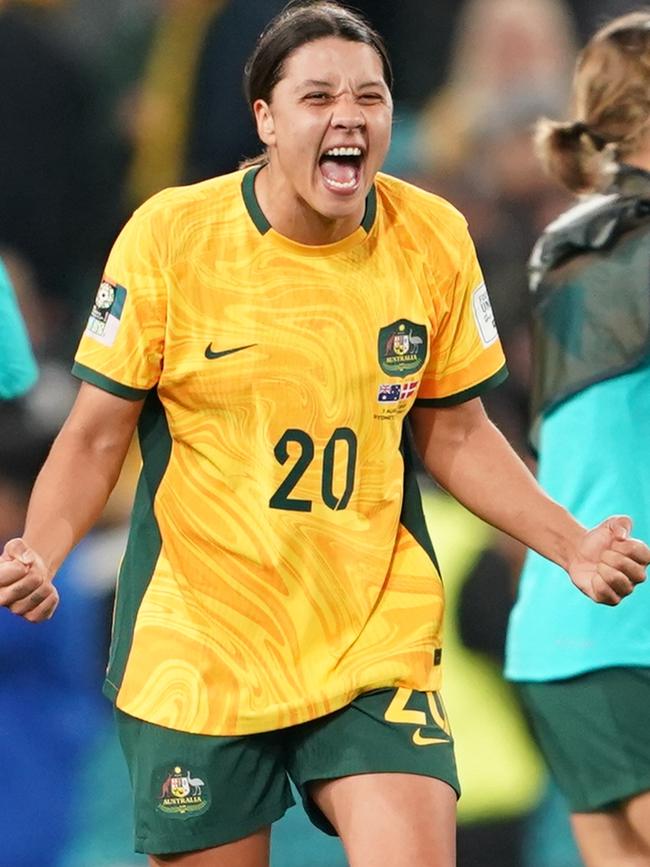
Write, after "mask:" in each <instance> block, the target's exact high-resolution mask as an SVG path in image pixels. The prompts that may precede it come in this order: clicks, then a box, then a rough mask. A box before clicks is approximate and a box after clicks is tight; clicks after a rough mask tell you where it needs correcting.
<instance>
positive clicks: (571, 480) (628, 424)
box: [506, 11, 650, 867]
mask: <svg viewBox="0 0 650 867" xmlns="http://www.w3.org/2000/svg"><path fill="white" fill-rule="evenodd" d="M573 97H574V105H575V120H574V121H573V122H570V123H551V122H549V121H544V122H542V124H541V126H540V131H539V143H540V146H541V153H542V156H543V158H544V160H545V162H546V163H547V165H548V166H549V168H550V170H551V172H552V174H553V175H554V176H555V177H556V178H557V179H559V180H560V181H562V182H563V183H564V185H565V186H566V187H567V188H568V189H570V190H572V191H574V192H578V193H590V194H591V195H590V196H589V197H588V198H586V199H585V201H584V202H582V203H581V204H579V205H577V206H576V207H575V208H573V209H571V210H570V211H569V212H568V213H566V214H564V215H563V216H562V217H560V219H559V220H557V221H556V222H555V223H553V224H552V225H551V226H549V228H548V229H547V230H546V232H545V233H544V235H543V236H542V238H541V239H540V241H539V243H538V245H537V247H536V249H535V252H534V254H533V259H532V272H531V273H532V288H533V290H534V297H535V302H534V303H535V313H534V349H535V367H536V376H535V389H534V396H533V416H534V421H535V426H534V438H535V441H536V443H537V445H538V447H539V451H540V463H539V478H540V482H541V484H542V486H543V487H544V488H545V489H546V490H547V491H549V492H550V493H551V494H552V496H553V497H554V498H555V499H557V500H558V501H559V502H560V503H562V504H563V505H564V506H566V507H567V508H568V509H569V510H571V511H572V512H573V513H574V514H575V515H576V516H577V517H578V518H579V519H580V520H581V521H582V522H586V523H587V524H589V523H592V522H597V521H599V520H600V519H601V518H602V516H604V515H606V514H608V512H609V511H610V510H611V509H614V510H620V511H622V512H625V513H627V514H629V515H631V516H632V517H633V519H634V522H635V526H636V528H637V529H638V531H639V532H640V534H641V535H642V536H644V537H645V538H650V497H649V495H648V492H649V491H650V462H649V461H648V443H649V442H650V303H649V302H650V294H649V290H650V13H648V12H647V11H646V12H639V13H634V14H628V15H624V16H622V17H620V18H618V19H615V20H614V21H612V22H611V23H610V24H608V25H607V26H605V27H603V28H602V29H601V30H599V31H598V32H597V33H596V34H595V36H594V37H593V38H592V39H591V41H590V42H589V43H588V44H587V46H586V47H585V49H584V50H583V52H582V53H581V55H580V57H579V60H578V64H577V69H576V75H575V80H574V94H573ZM649 591H650V588H649V587H648V586H644V587H642V588H640V589H639V593H638V596H637V597H636V598H635V599H634V602H630V603H629V604H626V605H624V606H621V607H620V608H616V609H607V608H601V607H599V606H595V605H589V604H585V602H586V601H587V600H585V599H584V597H581V596H580V595H578V594H574V593H572V592H571V591H570V590H569V592H567V588H566V587H565V581H564V580H563V576H562V574H561V573H560V571H559V570H558V569H557V567H556V566H554V565H553V564H552V563H549V562H548V561H546V560H543V559H542V558H541V557H539V556H537V555H536V554H533V553H531V554H530V555H529V557H528V559H527V562H526V565H525V567H524V571H523V575H522V579H521V585H520V590H519V597H518V601H517V604H516V606H515V609H514V611H513V614H512V618H511V622H510V628H509V635H508V647H507V667H506V673H507V675H508V676H509V677H510V678H511V679H513V680H515V681H519V682H520V684H519V685H520V689H521V695H522V698H523V701H524V704H525V706H526V707H527V709H528V711H529V712H530V716H531V719H532V723H533V727H534V730H535V732H536V734H537V738H538V740H539V743H540V745H541V748H542V751H543V753H544V755H545V757H546V759H547V760H548V763H549V766H550V768H551V771H552V773H553V775H554V777H555V779H556V780H557V782H558V784H559V787H560V789H561V790H562V792H563V793H564V795H565V797H566V799H567V801H568V804H569V807H570V810H571V813H572V824H573V829H574V832H575V836H576V839H577V842H578V845H579V848H580V850H581V852H582V855H583V858H584V861H585V864H586V865H588V867H610V865H611V867H615V865H616V867H618V865H623V864H626V865H648V864H650V739H649V738H648V732H649V731H650V592H649Z"/></svg>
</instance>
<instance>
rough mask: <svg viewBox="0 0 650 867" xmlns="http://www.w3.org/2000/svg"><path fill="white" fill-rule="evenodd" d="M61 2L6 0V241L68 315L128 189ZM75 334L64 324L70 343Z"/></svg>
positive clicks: (0, 231) (0, 44) (1, 9)
mask: <svg viewBox="0 0 650 867" xmlns="http://www.w3.org/2000/svg"><path fill="white" fill-rule="evenodd" d="M41 5H42V6H43V8H37V7H40V6H41ZM59 5H60V4H59V3H56V2H54V0H52V2H50V3H48V4H21V3H17V2H6V0H5V2H3V3H0V80H1V81H2V82H3V87H2V88H1V89H0V128H1V129H2V136H1V137H0V203H1V204H0V244H2V245H3V246H6V247H10V248H12V249H14V250H15V251H16V252H17V253H19V254H20V255H21V256H22V257H23V258H24V259H26V260H27V262H28V263H29V264H30V265H31V266H32V267H33V269H34V272H35V274H36V280H37V284H38V288H39V290H40V292H42V293H43V295H44V296H45V297H47V298H53V299H56V300H57V302H58V303H59V305H60V306H61V307H62V309H64V311H65V313H66V314H67V313H68V311H69V310H70V308H71V306H72V304H73V303H74V299H75V297H77V298H78V297H79V292H80V287H81V285H82V284H83V282H84V278H85V277H86V275H87V273H88V271H89V270H92V271H95V270H96V268H97V262H98V261H100V260H101V259H103V256H104V252H105V250H104V246H105V243H106V242H105V237H106V234H105V233H106V232H107V231H108V233H109V234H111V235H112V232H113V230H114V222H115V217H116V202H117V196H118V187H117V184H116V182H115V177H114V176H113V174H112V172H111V163H110V162H107V161H105V160H104V159H103V152H102V149H101V146H100V144H101V130H102V123H103V118H102V117H101V116H100V115H99V114H98V113H97V112H96V110H95V103H94V92H93V87H92V76H89V75H88V74H87V72H86V70H84V69H83V68H81V67H80V66H79V65H78V64H77V63H75V62H74V60H73V59H72V58H71V56H70V54H69V52H67V51H66V50H65V49H64V48H63V46H62V45H61V44H60V43H59V41H58V40H57V39H56V38H55V37H54V35H53V32H52V30H51V28H49V27H48V25H49V24H50V23H51V22H52V21H53V20H54V19H55V18H56V16H57V14H58V8H57V7H58V6H59ZM50 7H52V8H50ZM108 227H110V230H109V229H108ZM67 336H68V335H67V332H66V331H65V330H63V331H59V332H57V338H58V340H59V341H60V342H61V347H62V350H63V347H65V346H66V343H67V340H66V338H67Z"/></svg>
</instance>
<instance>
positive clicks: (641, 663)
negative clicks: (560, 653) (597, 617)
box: [503, 654, 650, 683]
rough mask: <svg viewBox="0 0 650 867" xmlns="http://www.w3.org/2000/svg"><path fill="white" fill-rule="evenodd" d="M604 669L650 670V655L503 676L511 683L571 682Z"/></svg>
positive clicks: (510, 673) (506, 672)
mask: <svg viewBox="0 0 650 867" xmlns="http://www.w3.org/2000/svg"><path fill="white" fill-rule="evenodd" d="M606 668H648V669H650V655H649V654H645V655H644V657H643V658H642V659H636V660H630V659H627V660H625V661H624V662H622V661H616V662H613V661H611V660H601V661H592V662H589V663H587V662H585V663H583V664H582V665H576V666H575V667H572V668H570V669H566V668H565V669H561V670H559V671H555V672H547V673H544V674H540V673H539V672H535V673H532V672H530V671H527V672H525V673H522V672H520V671H513V672H510V671H508V670H507V669H506V670H504V672H503V676H504V678H505V679H506V680H507V681H510V682H512V683H551V682H553V681H556V680H571V679H572V678H574V677H582V675H584V674H590V673H591V672H593V671H603V669H606Z"/></svg>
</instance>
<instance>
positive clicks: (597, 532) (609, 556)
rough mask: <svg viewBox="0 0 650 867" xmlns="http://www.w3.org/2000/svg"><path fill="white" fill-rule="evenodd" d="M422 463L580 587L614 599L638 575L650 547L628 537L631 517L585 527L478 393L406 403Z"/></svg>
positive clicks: (638, 578) (641, 573)
mask: <svg viewBox="0 0 650 867" xmlns="http://www.w3.org/2000/svg"><path fill="white" fill-rule="evenodd" d="M410 419H411V423H412V427H413V433H414V437H415V442H416V446H417V448H418V451H419V452H420V455H421V457H422V460H423V462H424V464H425V467H426V468H427V470H428V471H429V472H430V473H431V475H432V476H433V477H434V478H435V479H436V481H438V482H439V484H440V485H441V486H442V487H443V488H445V489H446V490H447V491H449V492H450V493H451V494H452V495H453V496H454V497H455V498H456V499H457V500H458V501H459V502H461V503H463V505H465V506H467V508H468V509H469V510H470V511H472V512H473V513H474V514H475V515H478V516H479V517H481V518H483V519H484V520H485V521H487V522H488V523H490V524H492V525H493V526H494V527H497V528H498V529H500V530H503V531H504V532H506V533H508V534H509V535H510V536H513V537H514V538H515V539H518V540H519V541H520V542H523V543H524V544H525V545H527V546H528V547H529V548H533V549H534V550H535V551H538V552H539V553H540V554H542V555H543V556H544V557H547V558H548V559H549V560H552V561H553V562H555V563H557V564H559V565H560V566H562V567H563V568H564V569H565V570H566V571H567V572H568V573H569V574H570V576H571V578H572V580H573V582H574V583H575V584H576V586H578V587H579V588H580V589H581V590H582V591H583V592H584V593H586V594H587V595H588V596H590V597H591V598H592V599H595V600H596V601H598V602H604V603H607V604H616V603H617V602H619V601H620V600H621V598H622V597H623V596H626V595H628V594H629V593H630V592H631V591H632V589H633V587H634V585H635V584H637V583H639V582H640V581H642V580H644V577H645V567H646V566H647V564H648V562H649V561H650V549H649V548H648V546H647V545H645V544H644V543H643V542H639V541H638V540H635V539H628V538H627V537H628V535H629V532H630V529H631V521H630V519H629V518H626V517H623V516H614V517H612V518H608V519H607V520H606V521H604V522H603V523H602V524H600V525H599V526H598V527H596V528H594V529H593V530H589V531H588V530H587V529H586V528H585V527H583V526H582V525H581V524H580V523H579V522H578V521H576V520H575V518H573V516H572V515H570V514H569V512H567V510H566V509H564V508H563V507H562V506H560V505H559V504H558V503H556V502H555V501H554V500H552V499H551V498H550V497H548V496H547V495H546V494H545V493H544V491H543V490H542V489H541V488H540V486H539V485H538V484H537V482H536V480H535V479H534V477H533V476H532V474H531V473H530V472H529V471H528V469H527V467H526V466H525V464H524V463H523V461H521V460H520V458H519V457H518V455H517V454H516V453H515V452H514V450H513V449H512V448H511V446H510V445H509V443H508V442H507V440H506V439H505V437H504V436H503V435H502V434H501V433H500V431H499V430H497V428H496V427H495V426H494V425H493V424H492V422H491V421H490V420H489V419H488V417H487V415H486V414H485V411H484V409H483V406H482V404H481V401H480V400H478V399H475V400H470V401H468V402H467V403H463V404H459V405H458V406H454V407H444V408H442V407H441V408H435V409H431V408H419V407H416V408H414V409H413V410H412V411H411V414H410Z"/></svg>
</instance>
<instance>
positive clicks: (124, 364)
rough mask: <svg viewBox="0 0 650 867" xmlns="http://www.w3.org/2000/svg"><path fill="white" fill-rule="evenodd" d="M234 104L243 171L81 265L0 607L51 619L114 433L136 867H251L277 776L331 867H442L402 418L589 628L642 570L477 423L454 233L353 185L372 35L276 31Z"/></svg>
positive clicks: (472, 325) (341, 26)
mask: <svg viewBox="0 0 650 867" xmlns="http://www.w3.org/2000/svg"><path fill="white" fill-rule="evenodd" d="M246 84H247V90H248V96H249V100H250V105H251V108H252V110H253V113H254V116H255V119H256V122H257V129H258V132H259V136H260V139H261V140H262V142H263V143H264V146H265V151H264V155H263V157H261V158H260V159H259V160H257V161H253V162H254V163H256V164H254V165H252V166H250V167H248V168H246V169H244V170H242V171H239V172H236V173H234V174H231V175H227V176H225V177H219V178H216V179H213V180H209V181H206V182H203V183H200V184H198V185H195V186H192V187H189V188H182V189H175V190H167V191H164V192H163V193H161V194H159V195H158V196H155V197H154V198H153V199H152V200H150V201H149V202H148V203H146V204H145V205H144V206H143V207H142V208H140V209H139V210H138V211H137V212H136V214H135V215H134V216H133V218H132V219H131V220H130V221H129V223H128V224H127V226H126V227H125V228H124V230H123V232H122V233H121V235H120V237H119V238H118V240H117V242H116V244H115V247H114V249H113V251H112V253H111V254H110V257H109V260H108V264H107V267H106V273H105V276H104V278H103V280H102V283H101V285H100V288H99V291H98V293H97V297H96V299H95V304H94V307H93V309H92V312H91V314H90V319H89V322H88V327H87V329H86V332H85V334H84V336H83V338H82V341H81V345H80V348H79V352H78V354H77V357H76V362H75V372H76V374H77V375H78V376H79V377H81V378H82V379H83V380H84V384H83V385H82V387H81V390H80V394H79V398H78V401H77V403H76V405H75V407H74V408H73V410H72V413H71V415H70V418H69V419H68V421H67V422H66V424H65V425H64V427H63V429H62V432H61V434H60V436H59V438H58V440H57V442H56V444H55V446H54V448H53V450H52V454H51V456H50V458H49V459H48V461H47V463H46V465H45V467H44V469H43V471H42V473H41V475H40V477H39V479H38V481H37V483H36V486H35V490H34V493H33V496H32V501H31V505H30V511H29V516H28V519H27V526H26V528H25V532H24V535H23V538H22V539H18V540H13V541H11V542H10V543H9V544H8V545H7V547H6V552H5V558H6V562H4V563H3V564H0V585H2V586H4V590H2V591H0V592H2V596H0V601H1V602H2V603H3V604H5V605H7V606H9V607H10V608H11V609H12V610H13V611H14V612H16V613H17V614H21V615H23V616H24V617H27V618H28V619H30V620H34V621H37V620H42V619H44V618H45V617H48V616H50V615H51V614H52V613H53V611H54V608H55V605H56V602H57V595H56V589H55V587H54V584H53V582H52V579H53V576H54V574H55V572H56V568H57V567H58V565H59V564H60V563H61V561H62V559H63V557H64V556H65V554H66V553H67V552H68V551H69V550H70V548H71V547H72V545H74V543H75V542H76V541H77V540H78V539H79V538H80V537H81V536H82V535H83V534H84V533H85V532H86V531H87V529H88V528H89V527H90V526H91V525H92V523H93V521H95V520H96V518H97V515H98V514H99V512H100V510H101V508H102V505H103V503H104V502H105V500H106V497H107V495H108V493H109V491H110V489H111V487H112V486H113V484H114V482H115V478H116V476H117V473H118V471H119V467H120V464H121V462H122V460H123V457H124V454H125V452H126V449H127V446H128V444H129V441H130V438H131V435H132V433H133V430H134V428H135V426H136V424H137V426H138V429H139V437H140V443H141V449H142V454H143V469H142V474H141V478H140V482H139V486H138V491H137V494H136V502H135V505H134V510H133V518H132V528H131V535H130V539H129V543H128V546H127V550H126V552H125V555H124V560H123V564H122V567H121V570H120V575H119V580H118V598H117V602H116V612H115V628H114V637H113V645H112V650H111V656H110V661H109V669H108V673H107V678H106V692H107V694H108V695H109V696H111V697H112V698H113V699H114V701H115V703H116V707H117V719H118V726H119V730H120V735H121V739H122V744H123V747H124V751H125V754H126V757H127V761H128V764H129V768H130V771H131V777H132V782H133V788H134V796H135V805H136V807H135V811H136V818H135V821H136V847H137V849H138V850H140V851H144V852H147V853H148V854H149V857H150V862H151V864H152V865H159V864H163V863H169V862H170V861H171V862H172V863H174V864H177V865H181V867H208V865H209V867H231V865H232V867H235V865H236V867H264V865H266V864H267V863H268V857H269V854H268V853H269V838H270V826H271V824H272V823H273V822H274V821H275V820H276V819H278V818H279V817H280V816H281V815H282V814H283V813H284V811H285V810H286V809H287V807H288V806H290V804H291V794H290V789H289V785H288V776H290V777H291V778H292V779H293V780H294V782H295V783H296V785H297V786H298V788H299V790H300V791H301V794H302V797H303V799H304V803H305V806H306V809H307V810H308V812H309V814H310V816H311V817H312V819H313V821H314V822H315V823H316V824H317V825H318V826H319V827H321V828H323V829H324V830H326V831H328V832H330V833H338V834H339V835H340V836H341V838H342V841H343V844H344V847H345V849H346V851H347V855H348V858H349V861H350V863H351V864H352V865H355V867H370V865H378V864H382V865H384V864H390V865H391V867H400V865H408V867H417V865H422V867H424V865H427V867H451V865H452V864H453V863H454V860H455V859H454V824H455V823H454V816H455V804H456V797H457V792H458V781H457V778H456V771H455V765H454V759H453V746H452V738H451V734H450V729H449V724H448V722H447V718H446V716H445V711H444V706H443V704H442V700H441V698H440V694H439V687H440V663H441V656H442V645H441V636H440V624H441V617H442V609H443V599H442V585H441V581H440V577H439V574H438V569H437V564H436V559H435V554H434V551H433V548H432V545H431V542H430V540H429V537H428V535H427V532H426V529H425V524H424V520H423V515H422V509H421V504H420V499H419V494H418V491H417V485H416V482H415V478H414V470H413V466H414V465H413V457H412V447H411V440H410V433H409V426H407V425H406V424H405V420H406V416H407V414H409V417H410V419H411V423H412V428H413V433H414V436H415V440H416V441H417V443H418V446H419V449H420V452H421V454H422V456H423V458H424V461H425V463H426V465H427V467H428V469H429V470H430V471H431V472H432V473H433V474H434V476H435V477H436V478H437V479H438V480H439V481H440V483H441V484H442V485H444V486H445V487H447V488H448V489H449V490H450V491H451V492H452V493H453V494H454V495H455V496H457V497H458V498H459V499H460V500H462V501H463V502H464V503H466V504H467V505H468V506H469V507H470V508H472V509H473V510H474V511H475V512H477V513H478V514H480V515H482V516H484V517H485V518H486V519H487V520H489V521H491V522H492V523H494V524H495V525H497V526H499V527H502V528H503V529H504V530H506V531H508V532H510V533H513V534H514V535H516V536H517V537H518V538H520V539H522V540H523V541H525V542H526V543H527V544H529V545H532V546H534V547H535V548H536V549H537V550H539V551H540V552H541V553H542V554H544V555H545V556H548V557H550V558H551V559H553V560H554V561H555V562H557V563H559V564H561V565H562V566H563V567H565V568H566V569H567V571H568V572H569V574H570V575H571V577H572V579H573V581H574V582H575V583H576V584H577V585H578V586H579V587H580V588H581V589H582V590H583V591H584V592H585V593H587V594H588V595H589V596H591V597H592V598H594V599H596V600H600V601H602V602H606V603H611V604H615V603H617V602H618V601H619V600H620V599H621V598H622V597H623V596H625V595H627V594H628V593H630V592H631V591H632V589H633V586H634V585H635V584H636V583H638V582H639V581H642V580H643V577H644V564H645V563H647V561H648V559H650V550H648V548H647V547H646V546H645V545H644V544H643V543H642V542H640V541H635V540H632V539H630V538H628V532H629V526H630V525H629V520H628V519H627V518H625V517H613V518H610V519H608V520H606V521H604V522H602V523H601V524H600V525H599V526H598V527H596V528H595V529H593V530H590V531H587V530H586V529H585V528H584V527H583V526H582V525H581V524H579V523H578V522H577V521H575V520H574V519H573V518H572V517H571V516H570V515H569V514H568V512H567V511H566V510H565V509H563V508H562V507H561V506H558V505H557V504H556V503H555V502H553V501H552V500H550V499H548V498H547V497H546V496H545V495H544V494H543V493H542V491H541V489H540V488H539V487H538V486H537V484H536V483H535V482H534V480H533V479H532V477H531V476H530V475H529V474H528V472H527V471H526V470H525V468H524V466H523V465H522V464H521V463H520V462H519V460H518V459H517V458H516V457H515V455H514V453H513V452H512V451H511V450H510V448H509V446H508V445H507V444H506V442H505V440H504V439H503V438H502V436H501V435H500V434H499V433H498V432H497V431H496V430H495V429H494V427H493V426H492V425H491V424H490V422H489V421H488V420H487V418H486V417H485V415H484V413H483V410H482V408H481V403H480V400H479V398H478V395H479V394H480V393H481V392H482V391H483V390H484V389H485V388H487V387H489V386H490V385H494V384H496V383H497V382H499V381H500V380H501V379H502V378H503V377H504V375H505V369H504V359H503V355H502V352H501V348H500V345H499V341H498V336H497V333H496V329H495V326H494V321H493V317H492V314H491V310H490V304H489V300H488V295H487V292H486V289H485V286H484V284H483V280H482V277H481V273H480V270H479V266H478V264H477V261H476V256H475V253H474V249H473V246H472V243H471V241H470V239H469V236H468V234H467V229H466V225H465V222H464V220H463V218H462V217H461V216H460V215H459V214H458V213H457V212H456V211H455V210H454V209H453V208H451V207H450V206H449V205H448V204H447V203H446V202H444V201H441V200H440V199H438V198H436V197H435V196H432V195H430V194H428V193H425V192H423V191H421V190H418V189H416V188H414V187H411V186H409V185H408V184H405V183H402V182H401V181H397V180H395V179H393V178H390V177H387V176H385V175H382V174H379V173H378V171H379V168H380V166H381V164H382V161H383V159H384V157H385V155H386V151H387V149H388V145H389V139H390V130H391V119H392V103H391V95H390V86H391V69H390V64H389V61H388V58H387V56H386V52H385V48H384V46H383V44H382V42H381V40H380V38H379V37H378V36H377V34H376V33H374V32H373V31H372V30H371V29H370V28H369V27H368V26H367V25H366V24H365V23H364V22H363V21H362V20H361V19H360V18H358V17H357V16H356V15H355V14H353V13H352V12H350V11H348V10H346V9H345V8H344V7H342V6H340V5H338V4H336V3H331V2H316V3H309V4H301V3H299V4H295V3H294V4H291V5H290V6H289V7H287V9H286V10H285V11H284V12H283V13H282V14H281V15H280V16H279V17H277V18H276V19H275V20H274V21H272V22H271V24H270V25H269V27H268V28H267V30H266V31H265V32H264V33H263V34H262V36H261V37H260V40H259V42H258V45H257V47H256V49H255V52H254V54H253V56H252V58H251V60H250V63H249V64H248V66H247V70H246ZM416 399H417V401H416ZM416 402H417V405H415V406H414V404H416ZM306 860H307V861H308V856H306Z"/></svg>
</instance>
